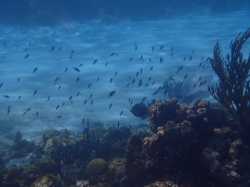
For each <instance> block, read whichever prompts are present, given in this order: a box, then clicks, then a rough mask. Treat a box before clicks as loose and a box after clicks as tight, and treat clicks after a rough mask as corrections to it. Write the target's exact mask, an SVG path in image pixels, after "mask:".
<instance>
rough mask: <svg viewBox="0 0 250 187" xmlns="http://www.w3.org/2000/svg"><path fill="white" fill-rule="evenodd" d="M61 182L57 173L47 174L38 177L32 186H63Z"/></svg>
mask: <svg viewBox="0 0 250 187" xmlns="http://www.w3.org/2000/svg"><path fill="white" fill-rule="evenodd" d="M61 186H62V185H61V183H60V181H59V180H58V178H57V177H56V176H55V175H52V174H47V175H45V176H43V177H41V178H39V179H37V180H36V181H35V182H34V183H33V184H32V185H31V187H61Z"/></svg>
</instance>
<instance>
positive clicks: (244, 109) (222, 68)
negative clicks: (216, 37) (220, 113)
mask: <svg viewBox="0 0 250 187" xmlns="http://www.w3.org/2000/svg"><path fill="white" fill-rule="evenodd" d="M249 37H250V28H249V29H248V30H247V31H246V32H244V34H243V35H241V33H239V35H238V36H237V37H236V39H235V40H234V41H231V44H230V48H231V55H229V54H228V55H227V56H226V58H222V55H221V46H220V43H219V41H217V43H216V45H215V47H214V56H213V58H211V59H210V63H211V65H212V68H213V70H214V71H215V73H216V74H217V75H218V77H219V83H218V84H217V85H216V86H209V87H208V90H209V92H210V93H211V95H212V96H213V97H214V98H215V99H216V100H217V101H219V102H220V103H221V104H222V105H223V106H224V107H225V108H227V110H228V111H229V112H230V113H231V114H232V115H233V116H234V117H235V118H236V119H238V120H239V121H240V123H242V125H244V126H245V128H246V129H247V130H248V133H249V132H250V107H249V106H250V86H249V70H250V56H249V57H248V59H247V60H246V59H243V54H242V53H241V48H242V46H243V44H244V43H245V42H246V41H247V40H248V38H249Z"/></svg>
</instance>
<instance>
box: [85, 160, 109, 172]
mask: <svg viewBox="0 0 250 187" xmlns="http://www.w3.org/2000/svg"><path fill="white" fill-rule="evenodd" d="M107 170H108V164H107V163H106V162H105V160H103V159H100V158H96V159H94V160H92V161H90V162H89V164H88V166H87V169H86V173H87V174H88V175H89V176H99V175H102V174H104V173H105V172H106V171H107Z"/></svg>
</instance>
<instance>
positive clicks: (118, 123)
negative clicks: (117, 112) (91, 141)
mask: <svg viewBox="0 0 250 187" xmlns="http://www.w3.org/2000/svg"><path fill="white" fill-rule="evenodd" d="M119 127H120V122H119V121H118V122H117V128H118V129H119Z"/></svg>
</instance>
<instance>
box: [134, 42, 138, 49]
mask: <svg viewBox="0 0 250 187" xmlns="http://www.w3.org/2000/svg"><path fill="white" fill-rule="evenodd" d="M137 48H138V47H137V44H136V43H135V51H136V50H137Z"/></svg>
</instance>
